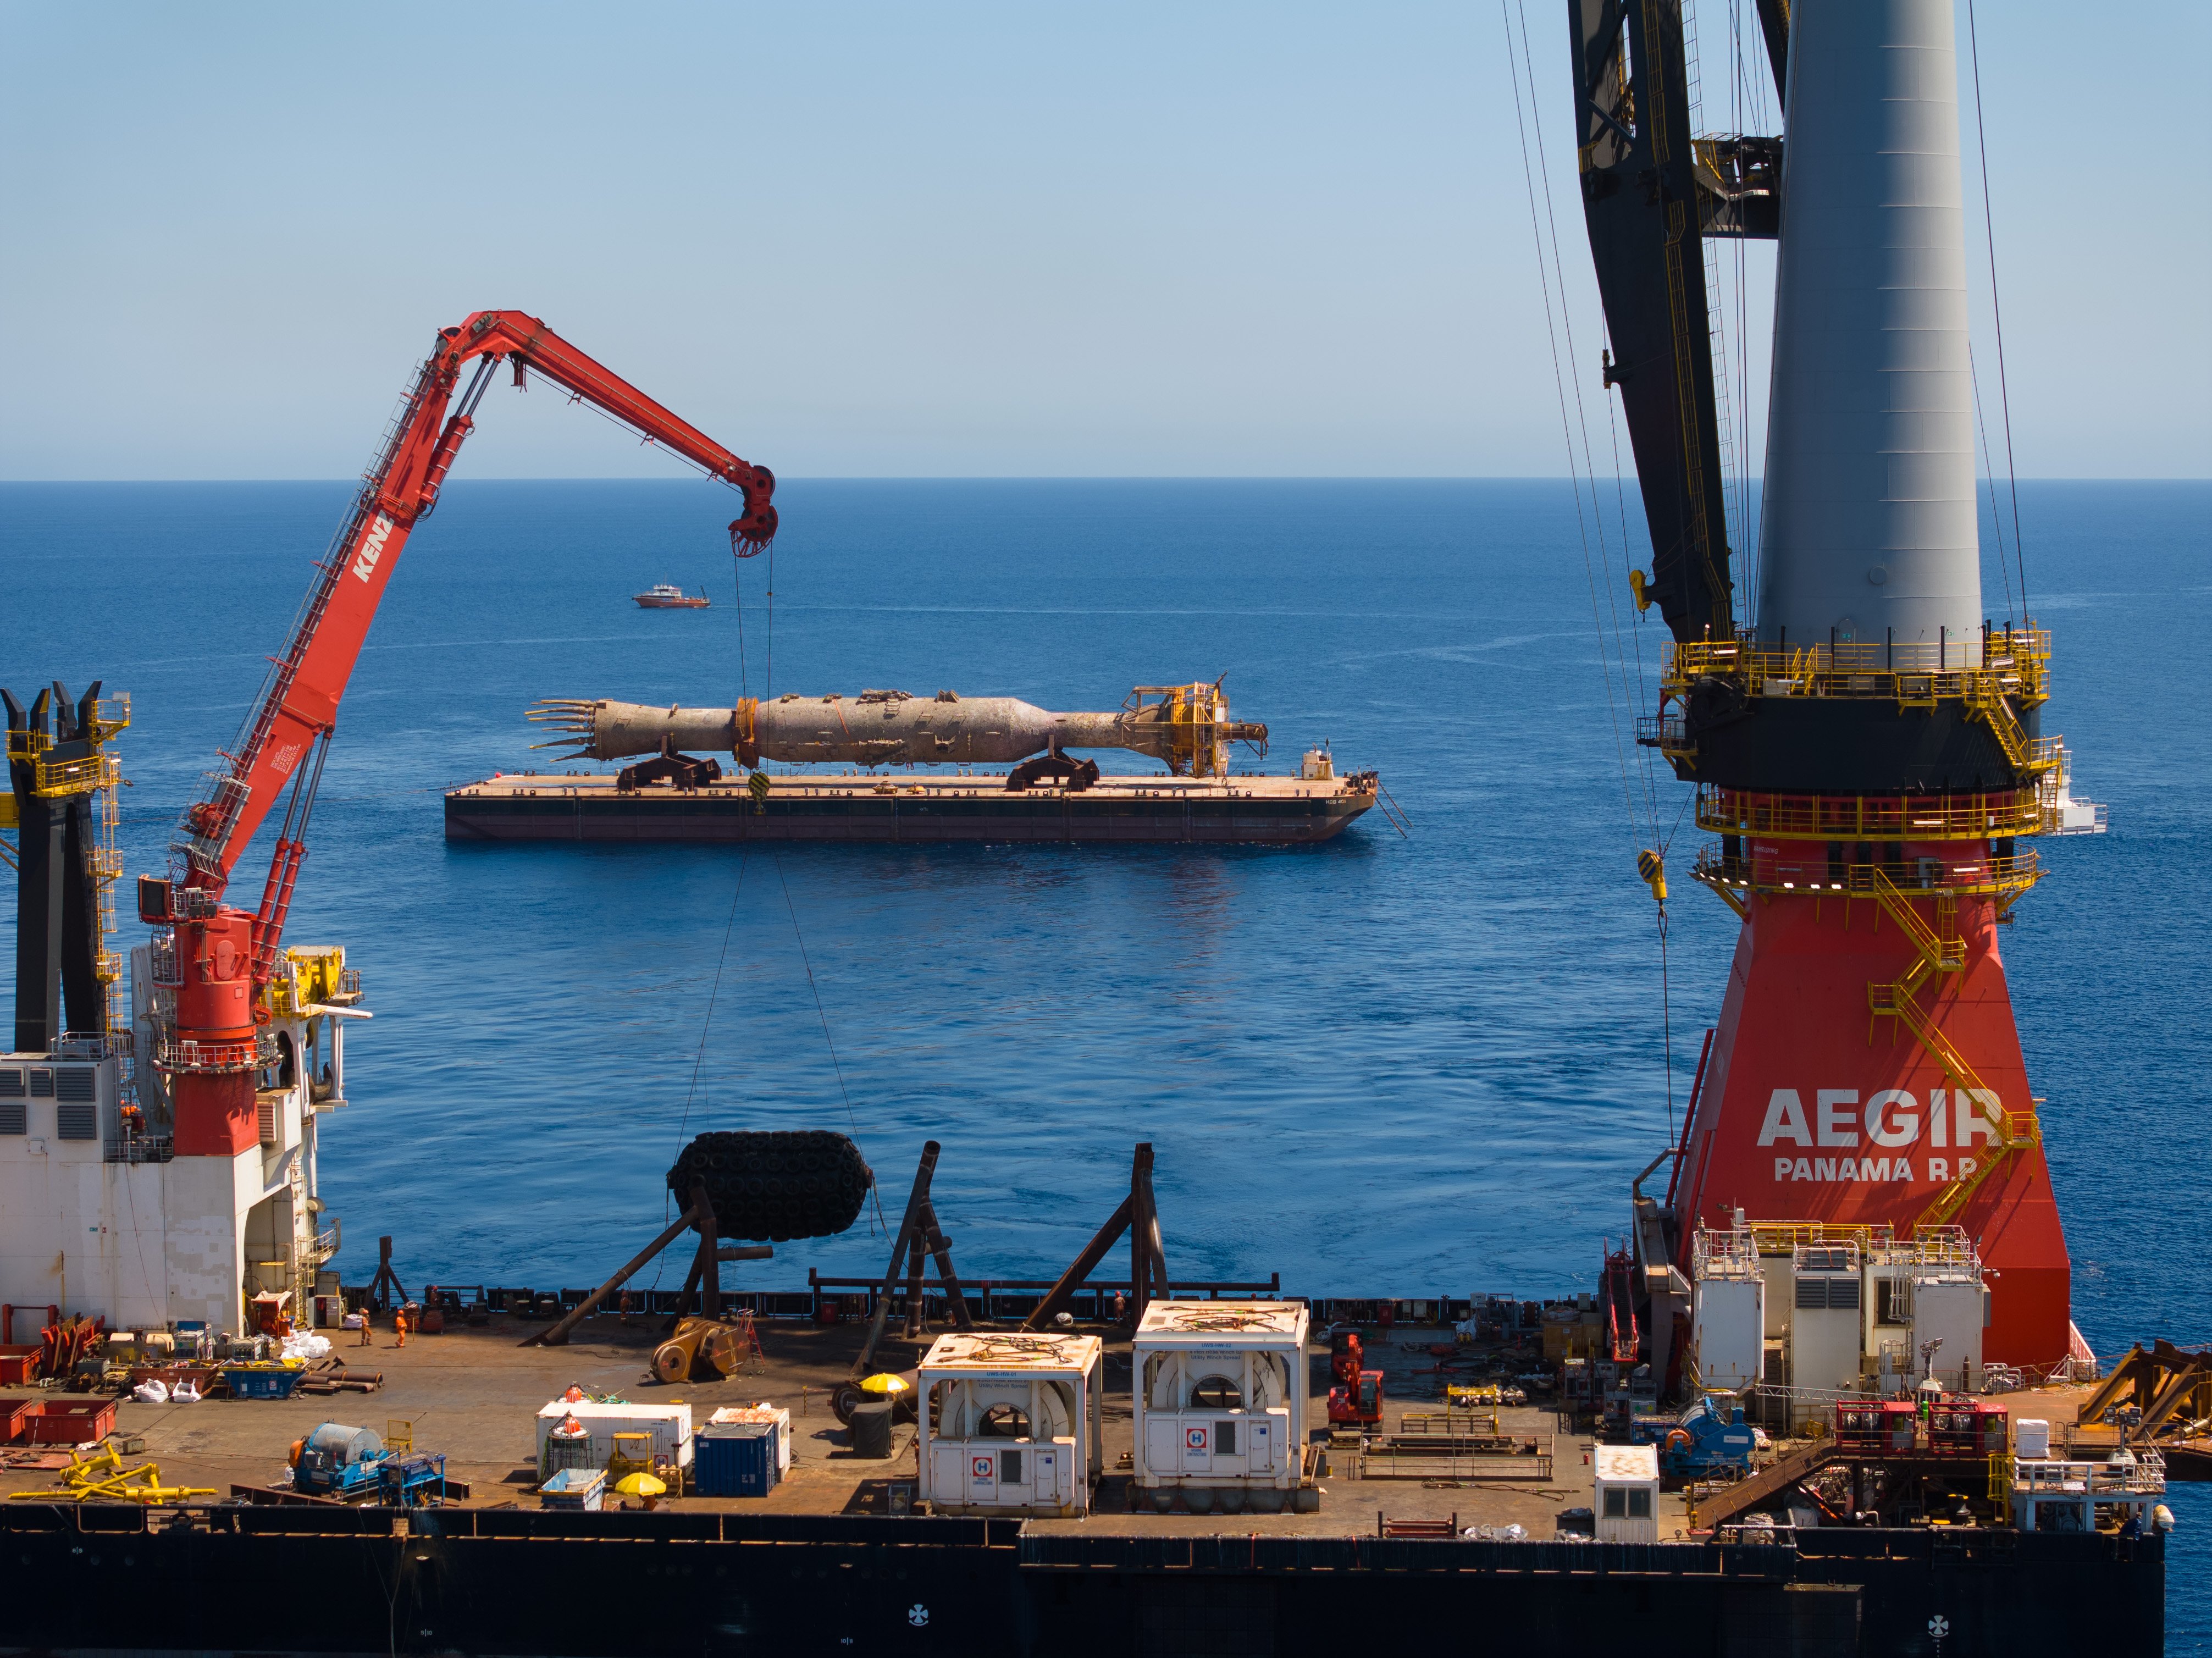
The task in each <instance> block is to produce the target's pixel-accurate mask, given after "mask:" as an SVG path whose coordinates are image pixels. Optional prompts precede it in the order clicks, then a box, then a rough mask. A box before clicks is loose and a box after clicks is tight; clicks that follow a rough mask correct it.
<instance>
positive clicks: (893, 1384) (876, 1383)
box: [860, 1370, 914, 1399]
mask: <svg viewBox="0 0 2212 1658" xmlns="http://www.w3.org/2000/svg"><path fill="white" fill-rule="evenodd" d="M913 1385H914V1384H913V1383H912V1382H908V1381H907V1380H906V1379H905V1378H904V1377H903V1376H893V1375H891V1374H890V1371H888V1370H884V1371H879V1372H878V1373H877V1374H876V1375H874V1376H870V1377H869V1378H868V1379H867V1380H866V1381H865V1382H862V1383H861V1384H860V1391H861V1392H862V1393H864V1394H882V1395H883V1396H884V1398H886V1399H892V1398H896V1396H897V1395H899V1394H902V1393H904V1392H906V1391H907V1389H908V1388H910V1387H912V1386H913Z"/></svg>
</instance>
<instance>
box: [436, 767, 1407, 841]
mask: <svg viewBox="0 0 2212 1658" xmlns="http://www.w3.org/2000/svg"><path fill="white" fill-rule="evenodd" d="M755 776H757V777H761V778H765V779H766V784H767V786H766V788H765V790H764V791H763V790H761V789H760V788H759V787H758V786H757V785H755V784H753V783H752V782H751V781H750V780H749V779H747V778H746V777H744V776H743V775H738V776H732V777H729V778H726V779H723V780H717V781H714V782H709V783H705V784H702V785H701V786H697V787H682V786H669V785H665V784H659V783H647V784H645V785H643V786H640V787H636V788H632V789H628V790H624V789H621V788H618V787H617V774H614V773H596V774H595V773H587V772H559V773H550V772H520V773H502V774H499V775H496V776H493V777H489V778H486V779H485V780H483V781H481V782H476V783H467V784H464V785H463V786H460V787H459V788H457V789H454V790H453V791H451V792H450V793H447V796H446V838H447V840H448V841H902V842H918V841H1162V842H1211V843H1215V844H1227V845H1235V844H1297V843H1303V842H1307V841H1327V840H1329V839H1331V838H1332V837H1334V836H1335V835H1340V834H1341V833H1342V832H1343V831H1344V829H1346V827H1347V826H1348V825H1349V824H1350V823H1352V821H1353V820H1354V819H1355V818H1357V817H1359V816H1360V815H1361V814H1362V813H1363V812H1365V811H1368V810H1369V809H1370V808H1371V807H1372V806H1373V805H1375V803H1376V794H1377V791H1378V784H1377V782H1376V778H1375V776H1374V774H1372V773H1364V774H1358V775H1353V776H1348V777H1330V778H1320V779H1305V778H1298V777H1282V776H1277V777H1261V776H1254V777H1237V776H1230V777H1176V776H1161V775H1145V776H1132V775H1127V774H1120V775H1117V774H1111V773H1109V774H1105V775H1103V776H1101V777H1100V778H1099V779H1098V780H1097V781H1096V782H1094V783H1091V784H1090V785H1089V786H1086V787H1072V786H1065V785H1061V784H1058V783H1040V784H1036V785H1032V786H1030V787H1028V788H1024V789H1009V788H1008V787H1007V786H1006V774H1004V773H1003V772H1001V773H975V774H961V775H945V774H907V775H901V776H897V777H886V776H883V775H879V774H872V773H866V772H848V773H843V774H783V775H778V776H774V777H769V776H768V774H766V773H757V774H755Z"/></svg>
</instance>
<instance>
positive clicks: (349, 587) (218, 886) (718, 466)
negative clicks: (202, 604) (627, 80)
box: [138, 311, 776, 1156]
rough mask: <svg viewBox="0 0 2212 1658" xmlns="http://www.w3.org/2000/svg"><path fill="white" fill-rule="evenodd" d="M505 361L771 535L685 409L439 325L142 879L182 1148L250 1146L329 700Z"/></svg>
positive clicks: (599, 373) (524, 335)
mask: <svg viewBox="0 0 2212 1658" xmlns="http://www.w3.org/2000/svg"><path fill="white" fill-rule="evenodd" d="M501 358H505V359H506V360H507V361H508V362H509V363H511V364H512V365H513V371H514V383H515V384H516V385H517V386H520V385H523V384H524V383H525V376H526V374H537V375H538V376H540V377H541V378H543V379H545V380H550V381H552V382H553V383H554V384H555V385H556V386H560V387H562V389H563V390H564V391H566V392H568V393H569V394H570V395H571V396H572V397H573V398H577V399H579V400H580V401H583V402H586V403H589V404H592V405H593V406H595V407H597V408H599V409H600V410H604V411H605V413H607V414H608V415H610V416H613V417H614V418H615V419H616V420H617V421H619V422H622V423H623V424H624V425H626V426H628V427H629V428H632V429H633V430H635V431H636V432H638V433H639V434H641V435H642V436H643V437H644V438H645V440H647V442H649V443H657V444H659V445H662V446H665V447H666V448H670V449H672V450H674V451H675V452H677V453H678V454H679V455H681V456H682V457H683V458H684V459H686V460H688V461H690V463H691V464H692V465H696V466H697V467H699V468H700V469H701V470H702V471H705V472H707V473H708V474H709V475H710V476H712V477H717V478H720V480H721V481H722V482H723V483H727V484H729V485H730V486H731V487H732V488H733V489H737V490H738V492H739V493H740V494H741V495H743V496H744V511H743V512H742V513H739V514H738V517H737V519H736V520H735V521H734V522H732V524H731V525H730V546H731V550H732V551H733V552H735V553H736V554H737V556H738V557H740V558H744V557H749V556H751V555H753V554H755V553H757V552H760V551H762V550H763V549H765V548H766V547H767V546H768V544H769V542H771V541H772V540H774V539H775V526H776V514H775V507H773V506H771V505H770V504H769V499H770V497H771V496H772V495H774V493H775V476H774V475H773V474H772V473H770V472H769V470H768V468H766V467H765V466H755V465H752V464H750V462H748V461H744V460H741V459H738V457H737V456H736V455H734V454H732V453H731V452H729V451H728V450H727V449H725V448H724V447H722V446H721V445H720V444H719V443H716V442H715V441H714V440H713V439H712V438H710V437H708V436H707V434H705V433H703V432H701V431H700V430H699V429H698V428H696V427H694V426H691V425H690V424H688V423H687V422H684V421H681V420H678V418H677V417H676V416H674V415H672V414H671V413H670V412H669V411H668V410H665V409H664V408H662V407H661V406H660V405H659V404H657V403H655V402H654V401H653V399H652V398H648V397H647V396H646V395H645V394H644V393H643V392H640V391H638V390H637V389H636V388H635V387H634V386H630V385H629V384H628V383H627V382H626V381H624V380H622V379H621V378H619V377H618V376H617V375H615V374H611V373H609V372H608V371H607V370H606V369H605V368H603V367H600V366H599V364H598V363H596V362H594V361H592V360H591V358H589V357H587V356H586V355H584V354H583V353H582V352H580V351H579V350H577V349H575V347H574V346H572V345H570V344H569V343H568V342H567V341H565V340H563V339H562V338H561V337H559V336H558V335H556V334H555V333H554V332H553V331H552V330H550V329H549V328H547V327H546V326H545V325H544V323H542V322H540V321H538V319H536V318H535V317H526V316H524V315H523V314H522V313H520V312H519V311H479V312H477V313H476V314H475V315H474V316H472V317H471V318H470V319H468V320H467V321H466V322H465V323H463V324H462V325H460V326H459V327H458V328H448V329H445V330H443V331H441V332H440V334H439V336H438V342H437V344H436V346H435V348H434V349H432V351H431V353H430V355H429V357H428V361H425V362H424V363H423V364H422V368H421V370H420V371H419V372H418V373H417V374H416V377H415V383H414V386H413V387H412V388H411V390H410V392H409V393H408V396H407V398H406V401H405V403H404V404H403V405H402V407H401V409H400V410H399V413H398V416H396V417H395V418H394V419H393V421H392V428H391V430H390V431H389V432H388V433H387V434H386V437H385V440H384V444H383V446H382V448H381V450H380V452H379V453H378V455H377V458H376V462H375V464H374V465H373V466H372V467H371V468H370V469H369V471H368V474H367V476H366V479H365V481H364V483H363V484H362V489H361V493H360V494H359V495H356V497H355V499H354V503H353V507H352V510H351V512H350V513H349V514H348V516H347V518H346V520H345V522H344V524H343V526H342V527H341V528H340V529H339V531H338V533H337V536H336V537H334V538H333V539H332V541H331V546H330V550H329V552H328V553H327V554H326V555H325V558H324V560H323V562H321V563H320V564H319V565H318V566H317V567H316V574H315V580H314V582H313V585H312V586H310V587H309V589H308V592H307V603H306V604H304V605H303V606H302V607H301V611H300V616H299V619H298V620H297V621H296V622H295V623H294V624H293V627H292V634H291V637H290V639H289V641H287V642H286V644H285V647H284V651H283V654H282V655H281V656H278V657H276V658H275V659H273V660H272V663H271V665H270V672H269V677H268V679H267V680H266V682H265V683H264V685H263V687H262V690H261V695H259V696H258V698H256V699H255V702H254V706H253V709H252V713H251V714H248V715H247V716H246V724H245V725H244V726H242V727H241V728H240V732H239V736H238V738H237V740H236V741H235V742H234V744H232V746H231V748H230V749H229V750H228V751H227V752H226V753H225V754H224V756H223V759H224V762H225V764H224V765H223V767H222V768H220V769H219V770H217V771H216V772H214V773H211V774H210V777H209V784H208V787H207V788H206V789H205V790H204V792H203V793H202V794H201V796H200V798H199V799H197V801H195V802H194V803H193V804H192V805H191V807H190V808H189V809H188V810H187V811H185V816H184V821H183V823H181V824H180V825H179V830H178V834H177V835H176V838H175V839H174V840H173V841H172V842H171V843H170V862H169V874H168V878H167V879H163V878H160V877H156V876H146V877H142V878H140V881H139V883H138V913H139V916H140V919H141V920H145V921H148V922H151V923H154V924H156V925H159V926H172V927H173V928H174V929H175V938H176V966H177V977H178V979H179V981H180V982H179V985H178V987H177V1005H176V1036H175V1039H174V1041H173V1042H172V1043H171V1044H170V1045H169V1047H168V1049H167V1053H166V1054H164V1055H163V1056H162V1057H163V1068H164V1069H165V1070H167V1072H169V1073H170V1093H171V1096H172V1098H173V1101H174V1102H175V1109H176V1124H175V1147H176V1151H177V1153H178V1154H179V1155H180V1156H183V1155H191V1154H194V1153H198V1154H216V1155H228V1154H230V1153H234V1152H236V1151H243V1150H244V1149H245V1148H246V1147H247V1146H249V1145H253V1144H254V1143H255V1141H256V1137H257V1128H256V1124H255V1121H254V1090H253V1072H254V1070H255V1068H256V1066H258V1064H259V1063H261V1059H260V1056H259V1054H258V1049H259V1047H260V1043H259V1042H258V1035H257V1026H258V1024H259V1023H264V1022H265V1021H266V1019H267V1017H268V1013H267V1011H266V1009H265V1007H264V1000H263V997H262V994H261V993H262V991H263V990H264V987H266V986H267V985H268V983H269V981H270V977H271V975H273V974H274V972H275V970H276V961H277V955H278V950H279V948H280V946H281V943H282V940H283V932H284V915H285V912H286V911H287V910H288V909H289V908H290V906H291V902H292V889H293V885H294V884H295V882H296V881H297V879H298V878H299V873H300V860H301V859H302V858H304V857H305V856H306V855H307V818H308V815H309V813H310V812H311V811H313V806H314V801H315V787H316V785H317V783H318V781H319V779H320V778H321V775H322V769H323V759H324V756H325V754H326V752H327V751H328V749H329V746H330V739H331V732H332V731H333V729H335V726H336V724H337V708H338V700H339V699H340V698H341V697H342V696H343V695H345V688H346V682H347V680H348V679H349V678H350V677H352V674H353V668H354V663H355V661H356V659H357V658H359V656H360V655H361V647H362V641H363V640H364V639H365V638H366V637H367V636H368V624H369V622H370V620H371V619H372V618H373V617H374V616H375V614H376V606H377V604H378V601H379V600H380V599H381V598H383V596H384V588H385V584H386V582H387V581H389V580H391V579H392V566H393V565H395V564H397V563H398V562H399V552H400V550H401V549H402V548H403V547H404V546H405V545H406V544H407V537H408V536H409V535H410V534H411V533H412V532H413V531H414V529H415V526H416V525H418V524H420V523H421V522H422V520H423V519H426V518H428V516H429V515H430V512H431V509H432V508H433V507H435V506H436V505H437V502H438V491H439V489H440V488H441V485H443V484H444V483H445V481H446V474H447V471H450V470H451V469H452V467H453V458H454V456H455V455H456V454H458V453H459V451H460V446H461V444H462V442H463V440H465V439H466V438H467V436H468V434H470V432H471V431H472V430H473V429H474V428H475V426H476V419H475V416H476V408H477V404H478V402H480V401H481V400H482V398H483V394H484V392H485V390H486V389H487V388H488V386H489V384H490V380H491V376H492V374H493V372H494V371H495V368H496V367H497V366H498V363H499V361H500V360H501ZM471 362H473V363H474V364H475V365H476V367H475V373H474V374H472V375H471V378H470V380H469V383H468V386H467V387H466V388H465V390H464V391H463V392H461V395H460V399H459V404H458V406H454V405H453V390H454V387H455V386H457V385H458V384H459V380H460V377H461V372H462V370H463V369H464V368H465V367H467V366H468V365H469V364H471ZM449 407H453V412H452V414H451V415H448V414H447V409H448V408H449ZM280 798H283V799H284V800H285V807H284V817H283V827H282V829H280V831H279V832H278V835H277V837H276V849H275V852H274V854H273V855H272V856H271V858H270V865H269V876H268V879H267V881H266V882H265V883H264V885H263V888H262V892H261V904H260V908H259V909H258V911H257V912H255V913H252V914H248V913H247V912H246V911H245V910H243V909H240V908H234V907H233V906H231V905H228V904H226V903H224V902H222V895H223V892H224V890H225V889H226V888H227V887H228V885H229V884H230V879H231V873H232V871H233V868H234V866H235V865H236V864H237V862H238V860H239V859H240V857H241V856H243V855H244V853H245V851H246V845H247V843H248V842H249V841H252V838H253V834H254V831H255V830H256V829H258V828H259V827H260V825H261V822H262V820H263V819H264V817H267V816H268V815H269V814H270V811H272V810H274V809H275V807H276V802H277V800H278V799H280Z"/></svg>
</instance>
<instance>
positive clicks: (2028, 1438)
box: [2012, 1416, 2051, 1462]
mask: <svg viewBox="0 0 2212 1658" xmlns="http://www.w3.org/2000/svg"><path fill="white" fill-rule="evenodd" d="M2012 1454H2013V1455H2015V1456H2020V1457H2025V1458H2027V1460H2028V1461H2031V1462H2041V1461H2046V1460H2048V1458H2049V1457H2050V1455H2051V1424H2049V1423H2048V1422H2046V1421H2045V1420H2044V1419H2043V1418H2041V1417H2036V1416H2024V1417H2022V1418H2021V1419H2020V1420H2019V1421H2017V1422H2015V1423H2014V1424H2012Z"/></svg>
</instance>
